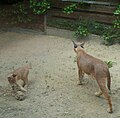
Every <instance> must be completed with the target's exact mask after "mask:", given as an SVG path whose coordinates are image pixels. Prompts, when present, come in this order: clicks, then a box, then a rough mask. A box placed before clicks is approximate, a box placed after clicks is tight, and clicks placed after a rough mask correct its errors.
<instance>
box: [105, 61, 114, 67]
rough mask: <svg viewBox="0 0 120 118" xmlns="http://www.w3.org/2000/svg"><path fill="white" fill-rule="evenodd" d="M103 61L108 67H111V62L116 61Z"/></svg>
mask: <svg viewBox="0 0 120 118" xmlns="http://www.w3.org/2000/svg"><path fill="white" fill-rule="evenodd" d="M104 62H105V63H106V64H107V65H108V68H112V67H113V64H114V63H116V62H113V61H104Z"/></svg>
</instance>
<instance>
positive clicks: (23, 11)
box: [12, 2, 31, 23]
mask: <svg viewBox="0 0 120 118" xmlns="http://www.w3.org/2000/svg"><path fill="white" fill-rule="evenodd" d="M13 7H14V10H13V11H12V13H13V14H14V15H16V18H15V19H13V21H14V22H13V23H26V22H30V21H31V19H30V18H29V17H28V12H27V7H26V6H25V4H24V3H23V2H19V3H17V4H14V5H13Z"/></svg>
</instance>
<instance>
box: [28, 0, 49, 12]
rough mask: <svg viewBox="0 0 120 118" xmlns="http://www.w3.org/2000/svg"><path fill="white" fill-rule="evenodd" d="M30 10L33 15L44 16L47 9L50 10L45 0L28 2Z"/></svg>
mask: <svg viewBox="0 0 120 118" xmlns="http://www.w3.org/2000/svg"><path fill="white" fill-rule="evenodd" d="M30 8H32V9H33V12H34V13H35V14H44V13H45V12H46V11H47V10H48V9H50V3H49V2H48V1H47V0H43V1H41V2H38V1H36V0H30Z"/></svg>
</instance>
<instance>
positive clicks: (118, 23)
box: [114, 4, 120, 28]
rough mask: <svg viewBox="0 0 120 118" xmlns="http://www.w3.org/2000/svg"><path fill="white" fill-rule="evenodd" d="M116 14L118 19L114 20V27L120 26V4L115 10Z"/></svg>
mask: <svg viewBox="0 0 120 118" xmlns="http://www.w3.org/2000/svg"><path fill="white" fill-rule="evenodd" d="M114 15H115V16H116V19H115V20H114V28H120V4H119V5H118V7H117V9H116V10H115V11H114Z"/></svg>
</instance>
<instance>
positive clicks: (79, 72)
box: [78, 69, 84, 85]
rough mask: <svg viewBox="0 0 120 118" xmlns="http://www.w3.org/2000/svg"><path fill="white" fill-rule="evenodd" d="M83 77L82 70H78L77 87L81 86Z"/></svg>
mask: <svg viewBox="0 0 120 118" xmlns="http://www.w3.org/2000/svg"><path fill="white" fill-rule="evenodd" d="M83 76H84V73H83V72H82V70H81V69H78V77H79V82H78V85H82V79H83Z"/></svg>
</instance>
